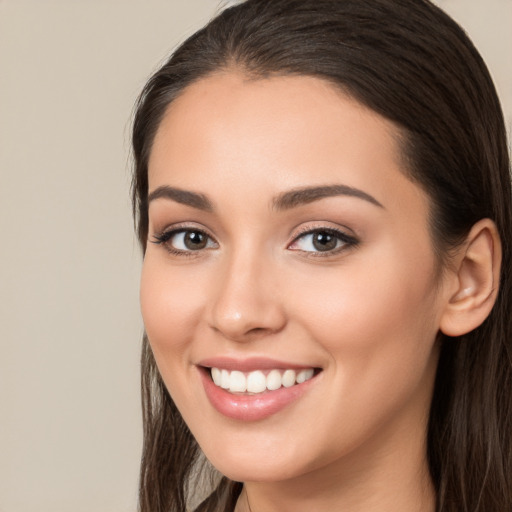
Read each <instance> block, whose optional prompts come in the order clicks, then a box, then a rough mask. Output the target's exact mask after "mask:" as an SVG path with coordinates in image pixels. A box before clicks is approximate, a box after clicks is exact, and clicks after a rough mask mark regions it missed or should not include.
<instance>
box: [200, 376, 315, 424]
mask: <svg viewBox="0 0 512 512" xmlns="http://www.w3.org/2000/svg"><path fill="white" fill-rule="evenodd" d="M199 373H200V375H201V379H202V381H203V386H204V390H205V392H206V396H207V397H208V399H209V400H210V403H211V404H212V405H213V407H214V408H215V409H216V410H217V411H218V412H220V413H221V414H223V415H224V416H227V417H228V418H232V419H235V420H241V421H258V420H263V419H265V418H268V417H269V416H272V415H273V414H276V413H278V412H279V411H281V410H282V409H284V408H285V407H286V406H288V405H290V404H291V403H292V402H294V401H295V400H297V399H299V398H300V397H301V396H302V395H303V394H304V393H306V391H307V390H308V389H309V388H310V387H311V386H312V385H313V384H314V382H315V381H316V379H317V375H315V376H314V377H313V378H311V379H309V380H307V381H306V382H303V383H302V384H295V385H294V386H291V387H289V388H285V387H281V388H279V389H276V390H275V391H265V392H263V393H258V394H255V395H242V394H240V395H235V394H233V393H230V392H229V391H226V390H225V389H223V388H220V387H218V386H216V385H215V384H214V383H213V381H212V379H211V377H210V371H209V369H206V368H200V371H199Z"/></svg>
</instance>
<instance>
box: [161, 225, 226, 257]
mask: <svg viewBox="0 0 512 512" xmlns="http://www.w3.org/2000/svg"><path fill="white" fill-rule="evenodd" d="M179 233H184V234H185V233H200V234H201V235H203V236H204V237H206V238H207V239H208V240H210V241H213V242H214V243H217V242H216V241H215V239H214V238H213V237H212V236H210V235H209V234H208V233H207V232H206V231H204V230H203V229H199V228H194V227H176V228H173V229H169V230H167V231H163V232H161V233H157V234H155V235H153V238H154V240H151V242H152V243H154V244H157V245H163V246H164V247H165V249H166V250H167V251H168V252H169V253H170V254H173V255H175V256H185V257H190V256H197V255H198V253H199V252H201V250H204V249H198V250H195V251H194V250H193V249H190V250H188V251H184V250H181V249H176V248H175V247H173V246H172V245H170V244H169V243H168V242H169V241H170V240H171V239H172V238H173V237H174V236H176V235H178V234H179Z"/></svg>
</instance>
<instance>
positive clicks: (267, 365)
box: [198, 357, 312, 372]
mask: <svg viewBox="0 0 512 512" xmlns="http://www.w3.org/2000/svg"><path fill="white" fill-rule="evenodd" d="M198 366H204V367H206V368H221V369H224V370H229V371H233V370H238V371H240V372H252V371H254V370H273V369H274V368H276V369H283V370H285V369H286V370H287V369H288V368H290V369H292V370H305V369H307V368H312V366H305V365H300V364H293V363H287V362H284V361H278V360H277V359H268V358H266V357H251V358H248V359H234V358H231V357H211V358H209V359H203V360H202V361H199V363H198Z"/></svg>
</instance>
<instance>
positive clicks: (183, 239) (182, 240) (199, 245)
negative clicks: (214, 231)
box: [152, 228, 217, 254]
mask: <svg viewBox="0 0 512 512" xmlns="http://www.w3.org/2000/svg"><path fill="white" fill-rule="evenodd" d="M154 238H155V240H152V242H153V243H155V244H162V245H165V247H166V248H167V249H168V250H169V252H171V253H174V254H183V253H189V252H194V251H200V250H202V249H211V248H215V247H217V243H216V242H215V241H214V240H213V239H212V238H211V237H210V236H209V235H208V234H206V233H205V232H204V231H201V230H200V229H182V228H181V229H172V230H169V231H165V232H163V233H161V234H159V235H154Z"/></svg>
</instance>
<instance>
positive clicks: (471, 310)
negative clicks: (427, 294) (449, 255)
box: [440, 219, 501, 336]
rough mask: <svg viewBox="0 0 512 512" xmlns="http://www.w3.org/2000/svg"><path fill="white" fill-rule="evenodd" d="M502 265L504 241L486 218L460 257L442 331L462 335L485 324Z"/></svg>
mask: <svg viewBox="0 0 512 512" xmlns="http://www.w3.org/2000/svg"><path fill="white" fill-rule="evenodd" d="M500 268H501V241H500V237H499V234H498V231H497V229H496V225H495V224H494V222H493V221H492V220H490V219H482V220H480V221H479V222H477V223H476V224H475V225H474V226H473V227H472V228H471V231H470V232H469V234H468V236H467V238H466V241H465V243H464V244H463V246H462V248H461V252H460V254H459V256H458V257H457V258H456V268H455V269H454V275H453V286H452V288H451V290H450V291H449V292H448V293H449V297H448V298H449V300H448V302H447V304H446V307H445V310H444V312H443V315H442V317H441V322H440V330H441V332H443V333H444V334H446V335H447V336H461V335H463V334H466V333H468V332H470V331H472V330H473V329H476V328H477V327H478V326H479V325H480V324H482V323H483V321H484V320H485V319H486V318H487V316H488V315H489V313H490V312H491V309H492V307H493V306H494V303H495V301H496V296H497V293H498V287H499V277H500Z"/></svg>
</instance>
